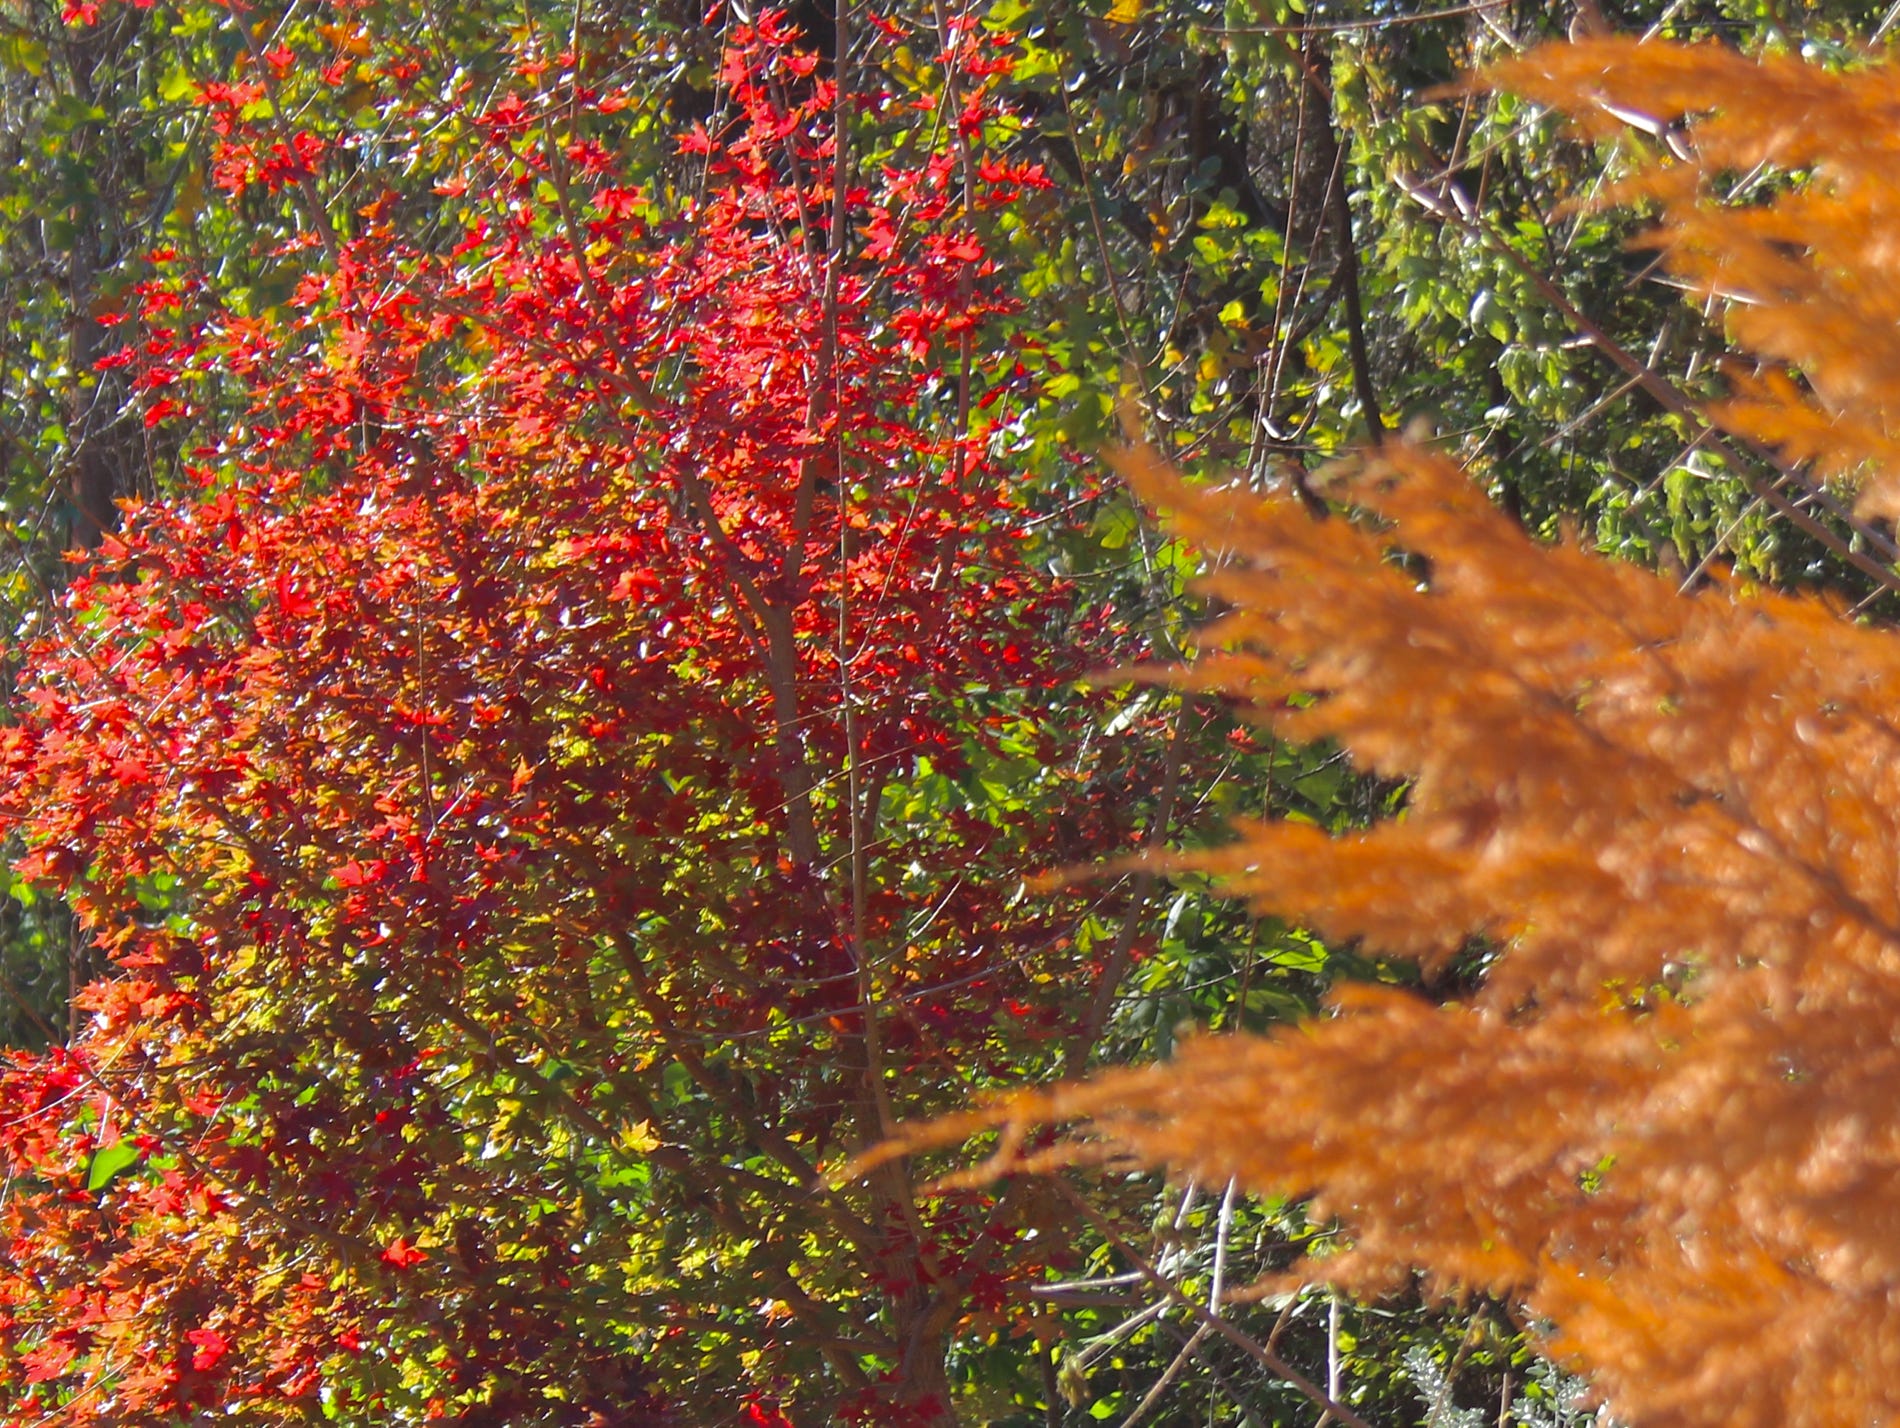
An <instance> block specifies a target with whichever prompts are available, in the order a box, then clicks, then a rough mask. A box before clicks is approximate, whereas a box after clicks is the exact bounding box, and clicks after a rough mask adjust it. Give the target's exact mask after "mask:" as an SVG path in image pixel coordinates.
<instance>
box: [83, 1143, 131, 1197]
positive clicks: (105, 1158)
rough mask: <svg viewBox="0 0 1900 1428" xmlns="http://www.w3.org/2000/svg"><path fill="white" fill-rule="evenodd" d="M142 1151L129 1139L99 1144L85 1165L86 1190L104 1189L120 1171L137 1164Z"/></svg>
mask: <svg viewBox="0 0 1900 1428" xmlns="http://www.w3.org/2000/svg"><path fill="white" fill-rule="evenodd" d="M143 1153H144V1152H142V1151H141V1150H140V1149H139V1148H138V1146H136V1145H135V1144H133V1143H132V1142H131V1141H129V1140H122V1141H119V1142H117V1143H116V1144H114V1145H107V1146H101V1147H100V1148H99V1149H98V1150H95V1151H94V1152H93V1153H92V1164H90V1165H88V1166H87V1167H86V1188H87V1189H88V1190H103V1189H105V1188H106V1186H108V1185H110V1184H111V1183H112V1182H113V1180H115V1179H116V1178H117V1177H118V1176H119V1174H120V1173H121V1172H123V1171H125V1170H128V1169H130V1168H131V1167H132V1166H134V1165H136V1164H138V1161H139V1157H140V1156H141V1155H142V1154H143Z"/></svg>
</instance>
